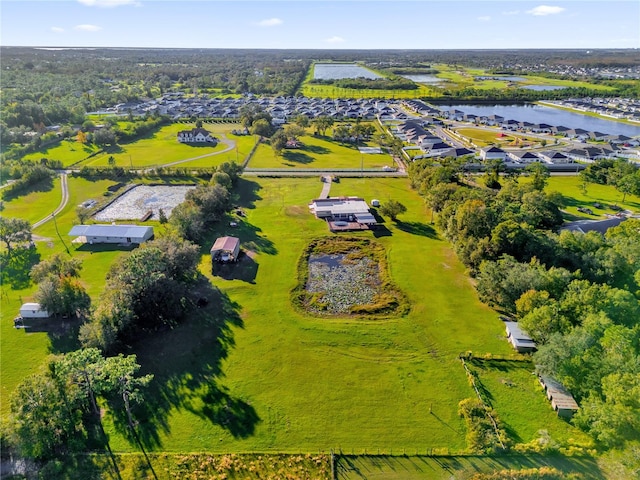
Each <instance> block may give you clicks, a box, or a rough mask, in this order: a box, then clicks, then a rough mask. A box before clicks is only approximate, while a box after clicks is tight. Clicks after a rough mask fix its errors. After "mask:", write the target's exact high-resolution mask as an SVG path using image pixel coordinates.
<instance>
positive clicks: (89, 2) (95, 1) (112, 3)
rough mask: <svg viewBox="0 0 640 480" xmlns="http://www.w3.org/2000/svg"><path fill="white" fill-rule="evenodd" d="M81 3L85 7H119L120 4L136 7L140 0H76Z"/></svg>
mask: <svg viewBox="0 0 640 480" xmlns="http://www.w3.org/2000/svg"><path fill="white" fill-rule="evenodd" d="M78 2H80V3H81V4H83V5H86V6H87V7H100V8H113V7H121V6H122V5H134V6H136V7H139V6H140V2H138V1H137V0H78Z"/></svg>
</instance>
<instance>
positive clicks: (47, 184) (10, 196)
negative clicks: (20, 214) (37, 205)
mask: <svg viewBox="0 0 640 480" xmlns="http://www.w3.org/2000/svg"><path fill="white" fill-rule="evenodd" d="M54 178H56V176H52V177H47V178H44V179H42V180H40V181H39V182H36V183H34V184H31V185H25V186H24V187H20V188H17V189H15V190H14V189H12V188H8V189H7V190H5V191H4V192H3V195H2V200H4V201H5V202H10V201H11V200H14V199H16V198H18V197H23V196H25V195H29V194H30V193H35V192H50V191H51V190H53V180H54Z"/></svg>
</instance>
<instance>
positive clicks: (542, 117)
mask: <svg viewBox="0 0 640 480" xmlns="http://www.w3.org/2000/svg"><path fill="white" fill-rule="evenodd" d="M437 107H438V108H439V109H441V110H451V109H456V110H460V111H462V112H464V113H471V114H474V115H500V116H501V117H504V119H505V120H517V121H519V122H530V123H548V124H549V125H553V126H560V125H562V126H564V127H568V128H582V129H584V130H587V131H590V132H593V131H596V132H602V133H607V134H609V135H626V136H628V137H635V136H637V135H640V125H638V126H636V125H630V124H628V123H621V122H616V121H614V120H606V119H603V118H596V117H589V116H586V115H582V114H580V113H576V112H569V111H567V110H562V109H560V108H553V107H548V106H546V105H537V104H526V105H438V106H437Z"/></svg>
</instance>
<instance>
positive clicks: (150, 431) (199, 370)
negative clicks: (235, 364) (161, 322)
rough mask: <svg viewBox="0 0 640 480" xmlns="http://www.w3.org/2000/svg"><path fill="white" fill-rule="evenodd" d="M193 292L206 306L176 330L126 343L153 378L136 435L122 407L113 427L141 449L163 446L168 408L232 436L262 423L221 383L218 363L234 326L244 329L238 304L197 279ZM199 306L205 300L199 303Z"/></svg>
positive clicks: (230, 343) (242, 434)
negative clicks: (221, 429) (191, 416)
mask: <svg viewBox="0 0 640 480" xmlns="http://www.w3.org/2000/svg"><path fill="white" fill-rule="evenodd" d="M193 294H194V296H198V297H199V298H200V299H206V302H207V303H206V305H205V306H203V307H202V308H199V309H196V310H194V311H192V312H191V313H190V314H189V315H188V318H187V320H186V321H185V322H184V323H182V324H180V325H178V326H177V327H175V328H174V329H171V330H168V331H164V332H157V333H155V334H153V335H152V336H150V337H146V338H145V339H144V341H143V342H142V341H141V342H138V343H136V344H134V345H132V346H131V347H130V351H128V352H126V353H127V354H131V353H135V354H136V355H137V358H138V363H139V364H140V365H142V366H143V370H144V371H141V374H147V373H152V374H153V375H154V379H153V381H152V382H151V384H150V385H149V390H148V391H147V392H146V393H145V398H146V399H147V401H146V402H145V403H144V404H143V405H141V406H140V407H139V408H138V411H137V412H136V418H138V419H140V421H139V423H138V425H137V437H138V438H135V437H134V436H133V435H132V434H131V430H130V429H129V428H128V423H127V416H126V413H125V411H124V409H117V410H115V409H114V410H113V411H114V415H115V420H114V421H115V425H116V428H117V429H118V430H119V431H121V432H123V433H125V435H127V436H128V437H129V440H130V441H131V442H132V443H133V442H136V443H138V442H139V444H140V445H142V446H144V447H145V448H154V447H159V446H161V441H160V436H161V434H162V433H165V434H168V433H169V431H170V427H169V416H170V413H171V411H172V410H174V409H176V410H187V411H189V412H192V413H194V414H195V415H197V416H199V417H201V418H203V419H206V420H208V421H209V422H211V423H212V424H215V425H218V426H219V427H221V428H223V429H224V430H226V431H228V432H229V433H230V434H231V435H233V436H234V437H235V438H246V437H248V436H250V435H252V434H253V432H254V430H255V427H256V425H257V424H258V422H259V421H260V418H259V417H258V414H257V412H256V411H255V409H254V408H253V407H252V406H251V405H250V404H249V403H247V402H246V401H244V400H242V399H241V398H238V397H236V396H234V395H233V393H232V392H230V391H229V389H228V388H227V387H226V386H224V385H223V384H222V383H221V377H222V376H223V373H222V370H221V364H222V361H223V360H224V359H225V358H227V356H228V354H229V351H230V349H231V348H233V347H234V345H235V342H234V338H233V328H234V327H235V328H237V327H240V328H242V327H243V322H242V319H241V318H240V305H238V304H237V303H235V302H233V301H231V300H230V299H229V297H227V295H226V294H224V293H223V292H221V291H219V290H217V289H215V288H214V287H213V286H212V285H211V284H210V283H209V282H208V281H207V280H206V279H204V278H203V279H201V280H200V282H199V283H198V285H197V286H196V287H195V288H194V290H193ZM199 303H200V304H202V303H204V302H199Z"/></svg>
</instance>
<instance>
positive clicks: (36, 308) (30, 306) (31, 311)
mask: <svg viewBox="0 0 640 480" xmlns="http://www.w3.org/2000/svg"><path fill="white" fill-rule="evenodd" d="M20 316H21V317H22V318H49V317H50V316H51V315H49V312H47V311H46V310H44V309H43V308H42V306H41V305H40V304H39V303H23V304H22V306H21V307H20Z"/></svg>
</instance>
